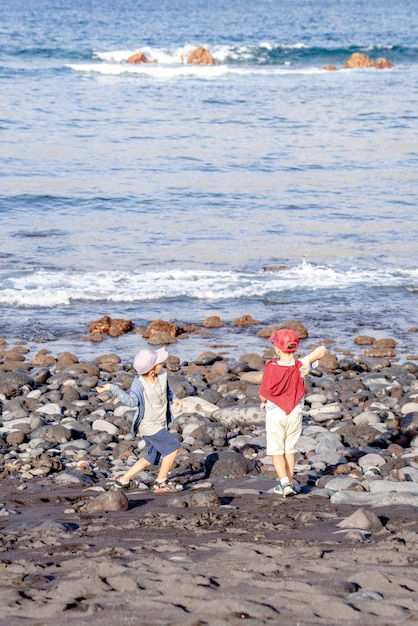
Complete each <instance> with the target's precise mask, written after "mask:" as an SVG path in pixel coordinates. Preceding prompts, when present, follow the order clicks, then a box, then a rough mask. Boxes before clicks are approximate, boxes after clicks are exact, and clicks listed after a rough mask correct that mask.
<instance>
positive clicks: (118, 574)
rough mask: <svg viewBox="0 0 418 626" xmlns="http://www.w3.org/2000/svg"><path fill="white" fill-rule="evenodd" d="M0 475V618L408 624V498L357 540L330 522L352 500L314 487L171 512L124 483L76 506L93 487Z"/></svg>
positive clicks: (411, 571) (411, 564)
mask: <svg viewBox="0 0 418 626" xmlns="http://www.w3.org/2000/svg"><path fill="white" fill-rule="evenodd" d="M232 483H233V481H231V484H232ZM1 484H2V503H3V506H4V507H5V509H7V510H8V511H13V510H14V511H19V514H13V513H11V512H10V514H9V515H7V516H1V517H0V533H1V534H0V546H1V548H0V549H1V551H2V552H1V558H0V595H1V598H0V602H1V607H2V611H1V618H0V623H2V624H7V625H8V626H17V625H19V626H20V625H23V624H30V625H31V626H34V625H38V626H41V625H44V624H45V625H52V624H53V625H54V626H56V625H60V626H61V625H65V624H75V623H77V624H80V625H84V624H90V625H95V624H112V625H116V626H118V625H122V624H141V625H153V624H164V625H168V624H178V625H180V624H185V625H195V626H197V625H206V624H208V625H211V626H217V625H222V624H238V623H240V624H241V623H243V622H244V623H248V624H291V625H296V624H299V625H300V626H308V625H309V626H314V625H327V626H329V625H332V624H343V623H344V624H361V625H362V626H363V625H366V626H367V625H376V626H377V625H378V626H386V625H388V626H389V625H392V624H414V623H418V568H417V564H418V534H417V532H418V516H417V514H416V508H413V507H389V508H387V509H385V510H379V509H374V512H375V513H376V514H377V515H378V516H379V518H380V520H381V522H382V523H383V527H382V529H381V530H379V531H377V532H371V533H370V535H368V536H367V537H366V540H365V541H359V540H358V538H356V537H355V536H354V537H350V533H347V532H338V531H340V529H339V528H338V527H337V523H338V522H339V521H340V520H341V519H343V518H346V517H348V516H349V515H351V514H352V513H353V511H354V510H355V509H354V508H353V507H350V506H336V505H332V504H331V503H330V502H329V501H328V500H324V499H323V498H320V497H315V496H311V495H299V496H297V497H295V498H293V499H283V498H281V497H275V496H272V495H271V494H267V493H266V494H262V495H242V496H239V497H234V498H231V497H228V498H223V497H222V494H221V493H219V494H218V495H220V497H221V503H222V505H221V506H219V507H212V508H193V507H189V508H185V509H180V508H175V507H172V506H168V505H167V503H168V501H169V499H170V498H172V496H171V495H169V494H162V495H154V494H151V493H150V492H129V493H127V494H126V495H127V497H128V499H129V510H128V511H126V512H120V513H119V512H118V513H113V512H96V513H82V512H77V507H79V506H80V504H81V502H82V501H83V500H85V501H88V500H90V499H91V498H94V497H96V496H97V495H98V492H97V491H93V490H92V489H85V490H83V488H80V487H79V486H67V487H63V486H57V485H54V484H53V483H51V482H47V481H44V484H43V485H42V484H39V482H38V484H35V483H33V482H31V483H26V488H24V489H22V490H18V489H16V488H17V487H19V485H21V483H20V482H19V481H17V480H13V479H4V480H3V481H2V483H1ZM71 511H73V512H71Z"/></svg>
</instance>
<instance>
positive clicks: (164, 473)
mask: <svg viewBox="0 0 418 626" xmlns="http://www.w3.org/2000/svg"><path fill="white" fill-rule="evenodd" d="M177 453H178V450H174V452H170V454H167V455H166V456H163V458H162V459H161V466H160V471H159V472H158V476H157V480H158V481H162V480H166V479H167V477H168V473H169V471H170V470H171V468H172V466H173V463H174V461H175V458H176V456H177Z"/></svg>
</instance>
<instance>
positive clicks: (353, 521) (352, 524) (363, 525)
mask: <svg viewBox="0 0 418 626" xmlns="http://www.w3.org/2000/svg"><path fill="white" fill-rule="evenodd" d="M337 526H338V528H359V529H362V530H380V529H381V528H383V524H382V522H381V521H380V519H379V518H378V517H377V515H376V513H373V511H368V510H367V509H358V510H357V511H355V512H354V513H353V514H352V515H350V516H349V517H346V518H344V519H343V520H342V521H341V522H339V523H338V524H337Z"/></svg>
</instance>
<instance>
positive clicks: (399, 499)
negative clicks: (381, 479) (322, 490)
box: [330, 491, 418, 508]
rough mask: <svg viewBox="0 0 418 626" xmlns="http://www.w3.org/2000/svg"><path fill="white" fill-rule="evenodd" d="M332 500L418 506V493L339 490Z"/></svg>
mask: <svg viewBox="0 0 418 626" xmlns="http://www.w3.org/2000/svg"><path fill="white" fill-rule="evenodd" d="M330 502H331V503H332V504H353V505H356V506H372V507H384V506H402V505H407V506H413V507H417V508H418V494H412V493H400V492H396V491H392V492H390V493H367V492H365V491H363V492H359V491H337V492H336V493H334V494H333V495H332V496H331V498H330Z"/></svg>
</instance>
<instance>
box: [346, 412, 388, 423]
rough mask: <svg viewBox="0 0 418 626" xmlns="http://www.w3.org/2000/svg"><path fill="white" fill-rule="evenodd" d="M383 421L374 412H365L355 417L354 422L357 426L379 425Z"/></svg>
mask: <svg viewBox="0 0 418 626" xmlns="http://www.w3.org/2000/svg"><path fill="white" fill-rule="evenodd" d="M381 421H382V419H381V418H380V417H379V416H378V415H377V414H376V413H373V412H372V411H363V413H359V414H358V415H356V416H355V417H353V422H354V424H355V425H356V426H358V425H359V424H377V423H379V422H381Z"/></svg>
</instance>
